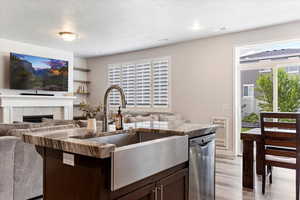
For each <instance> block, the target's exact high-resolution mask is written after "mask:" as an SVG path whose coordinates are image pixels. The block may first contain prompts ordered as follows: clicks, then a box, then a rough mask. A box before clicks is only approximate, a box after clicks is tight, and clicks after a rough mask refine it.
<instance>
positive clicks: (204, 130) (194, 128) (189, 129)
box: [22, 121, 218, 158]
mask: <svg viewBox="0 0 300 200" xmlns="http://www.w3.org/2000/svg"><path fill="white" fill-rule="evenodd" d="M217 127H218V126H217V125H210V124H191V123H183V122H176V121H170V122H161V121H151V122H150V121H147V122H135V123H127V124H124V129H125V130H122V131H115V127H114V126H112V125H110V126H109V132H107V133H103V132H98V133H96V134H93V135H92V137H93V138H95V137H101V136H106V135H115V134H122V133H132V134H135V133H137V132H151V133H172V134H174V135H188V136H189V137H191V138H192V137H197V136H200V135H205V134H208V133H210V132H214V131H215V130H216V129H217ZM88 137H91V134H89V132H88V130H87V129H85V128H75V129H64V130H56V131H44V132H29V133H24V134H23V135H22V139H23V141H24V142H26V143H29V144H34V145H37V146H42V147H48V148H53V149H57V150H62V151H65V152H70V153H75V154H80V155H85V156H91V157H96V158H107V157H110V154H111V152H112V151H114V149H115V148H116V145H114V144H108V143H99V142H96V141H91V140H85V138H88Z"/></svg>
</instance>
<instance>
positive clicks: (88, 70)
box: [74, 67, 91, 72]
mask: <svg viewBox="0 0 300 200" xmlns="http://www.w3.org/2000/svg"><path fill="white" fill-rule="evenodd" d="M74 70H76V71H81V72H90V71H91V70H90V69H85V68H79V67H74Z"/></svg>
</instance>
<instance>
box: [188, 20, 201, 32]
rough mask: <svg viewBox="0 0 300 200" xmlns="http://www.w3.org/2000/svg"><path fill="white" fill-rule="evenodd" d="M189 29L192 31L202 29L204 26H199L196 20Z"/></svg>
mask: <svg viewBox="0 0 300 200" xmlns="http://www.w3.org/2000/svg"><path fill="white" fill-rule="evenodd" d="M190 29H191V30H193V31H199V30H203V29H204V27H203V26H201V25H200V24H199V22H198V21H195V22H194V23H193V25H192V26H191V27H190Z"/></svg>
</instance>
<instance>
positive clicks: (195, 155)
mask: <svg viewBox="0 0 300 200" xmlns="http://www.w3.org/2000/svg"><path fill="white" fill-rule="evenodd" d="M189 145H190V148H189V151H190V158H189V200H214V199H215V134H214V133H212V134H209V135H205V136H200V137H196V138H192V139H190V141H189Z"/></svg>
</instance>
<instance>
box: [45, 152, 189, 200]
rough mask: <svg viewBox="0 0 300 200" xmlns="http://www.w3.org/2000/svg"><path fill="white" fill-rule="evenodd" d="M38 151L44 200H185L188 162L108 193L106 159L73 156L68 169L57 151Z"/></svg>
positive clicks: (109, 190) (108, 165)
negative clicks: (42, 168) (42, 173)
mask: <svg viewBox="0 0 300 200" xmlns="http://www.w3.org/2000/svg"><path fill="white" fill-rule="evenodd" d="M40 152H41V155H42V156H43V158H44V198H43V199H44V200H69V199H72V200H85V199H88V200H188V162H185V163H181V164H179V165H177V166H175V167H172V168H170V169H167V170H164V171H162V172H159V173H157V174H154V175H152V176H150V177H148V178H145V179H143V180H140V181H137V182H135V183H132V184H130V185H128V186H125V187H123V188H120V189H119V190H116V191H111V189H110V181H111V176H110V171H111V168H110V163H111V161H110V159H109V158H107V159H97V158H92V157H87V156H81V155H75V165H74V166H69V165H66V164H64V163H63V162H62V160H63V159H62V157H63V156H62V152H61V151H58V150H53V149H48V148H43V149H40ZM133 170H134V169H133Z"/></svg>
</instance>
